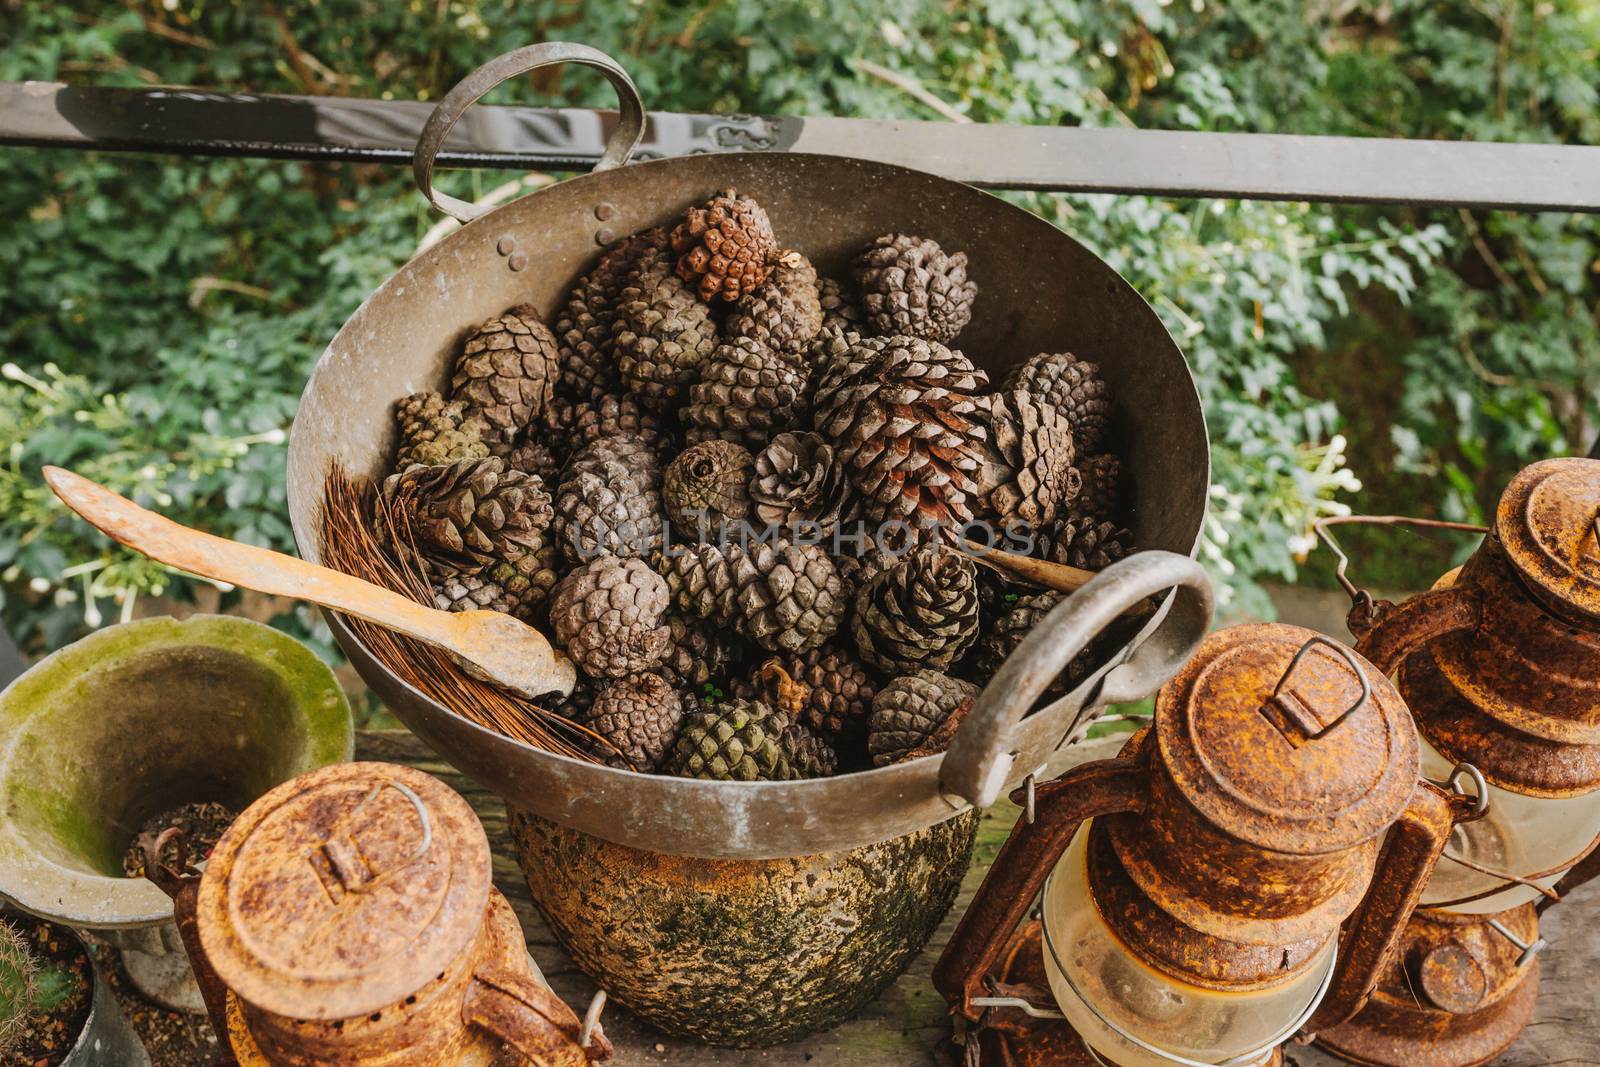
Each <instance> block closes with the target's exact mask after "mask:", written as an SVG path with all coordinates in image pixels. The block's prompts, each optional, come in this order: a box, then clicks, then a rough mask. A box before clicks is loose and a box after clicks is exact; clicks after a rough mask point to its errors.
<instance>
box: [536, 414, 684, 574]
mask: <svg viewBox="0 0 1600 1067" xmlns="http://www.w3.org/2000/svg"><path fill="white" fill-rule="evenodd" d="M658 462H659V460H658V459H657V457H656V455H655V453H654V452H653V451H651V450H649V449H648V447H647V446H644V445H643V444H642V443H641V442H639V440H638V439H637V438H630V437H627V436H626V435H618V436H616V437H603V438H601V439H599V440H597V441H594V442H591V443H590V444H588V445H586V446H584V447H583V448H581V449H579V450H578V451H577V452H576V453H574V455H573V457H572V458H571V459H570V460H569V461H568V462H567V467H566V470H565V471H564V472H563V474H562V477H561V484H560V486H559V487H558V488H557V489H556V497H555V504H554V512H555V522H554V533H555V539H556V542H557V544H558V545H559V547H560V549H561V553H562V555H563V556H564V557H565V558H566V559H567V560H568V561H569V562H572V563H586V562H588V561H589V560H592V559H594V558H595V557H597V556H602V555H612V556H623V557H626V558H630V559H631V558H640V557H645V556H648V555H649V554H650V553H652V552H654V551H656V550H657V549H658V548H660V547H661V539H662V536H663V534H664V532H665V527H666V513H665V511H664V510H663V507H662V503H661V491H660V489H659V488H658V486H659V485H660V474H659V471H658V469H657V467H656V464H657V463H658Z"/></svg>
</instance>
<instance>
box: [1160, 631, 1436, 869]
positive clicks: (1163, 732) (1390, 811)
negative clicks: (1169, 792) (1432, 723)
mask: <svg viewBox="0 0 1600 1067" xmlns="http://www.w3.org/2000/svg"><path fill="white" fill-rule="evenodd" d="M1325 640H1326V639H1324V638H1321V637H1319V635H1317V634H1315V633H1314V632H1312V631H1310V630H1305V629H1302V628H1300V627H1296V626H1284V625H1278V624H1258V625H1248V626H1235V627H1231V628H1229V629H1227V630H1223V631H1221V632H1220V633H1219V634H1213V635H1212V636H1211V637H1210V638H1208V639H1207V640H1206V643H1205V644H1204V645H1202V646H1201V650H1200V652H1199V653H1197V654H1196V655H1195V657H1194V658H1193V659H1191V660H1190V661H1189V663H1188V664H1187V665H1186V666H1185V667H1184V669H1183V670H1182V671H1181V672H1180V673H1179V674H1178V676H1177V677H1176V678H1174V679H1173V680H1172V682H1171V683H1169V684H1168V685H1167V686H1166V687H1165V688H1163V689H1162V691H1161V695H1160V696H1159V697H1158V698H1157V701H1156V712H1155V715H1156V733H1155V737H1156V741H1157V743H1158V745H1159V746H1160V750H1161V765H1162V766H1163V767H1164V768H1166V769H1167V771H1168V773H1169V774H1170V775H1171V776H1172V779H1173V782H1174V783H1175V784H1176V787H1177V789H1178V792H1179V793H1181V794H1182V796H1183V797H1184V798H1185V799H1186V800H1188V802H1189V803H1190V804H1191V805H1193V806H1194V807H1195V808H1196V809H1197V810H1198V811H1199V812H1200V814H1201V815H1202V816H1203V817H1204V818H1205V820H1206V821H1207V822H1209V823H1211V824H1212V825H1213V826H1214V827H1216V828H1217V829H1218V830H1220V831H1221V832H1222V833H1223V834H1225V835H1228V836H1231V837H1235V838H1238V839H1239V840H1240V841H1244V842H1249V843H1251V844H1255V845H1258V846H1260V847H1261V848H1263V849H1267V850H1270V851H1275V852H1282V853H1291V854H1297V855H1326V854H1328V853H1333V852H1338V851H1340V850H1342V849H1345V848H1349V847H1352V846H1354V845H1357V844H1360V843H1362V842H1366V841H1369V840H1372V839H1373V838H1375V837H1377V836H1378V835H1380V834H1381V833H1382V832H1383V831H1384V830H1385V829H1386V828H1387V827H1388V826H1389V825H1390V824H1391V823H1393V822H1394V820H1395V817H1396V816H1397V815H1398V814H1399V813H1400V811H1401V810H1402V809H1404V807H1405V806H1406V803H1407V800H1408V799H1409V798H1410V796H1411V791H1412V789H1413V787H1414V785H1415V782H1416V779H1417V771H1418V768H1419V766H1420V759H1421V757H1420V752H1419V748H1418V745H1417V737H1416V731H1415V729H1414V728H1413V727H1412V724H1411V718H1410V715H1409V714H1408V712H1407V711H1406V707H1405V704H1404V703H1403V702H1402V701H1401V699H1400V694H1399V693H1398V692H1396V690H1395V689H1394V687H1393V686H1392V685H1391V684H1389V682H1388V680H1387V679H1385V678H1383V677H1382V675H1381V674H1379V673H1378V671H1376V670H1375V669H1373V668H1372V667H1371V665H1370V664H1365V663H1362V662H1359V661H1347V660H1346V659H1345V658H1344V657H1343V655H1341V654H1340V653H1338V652H1336V651H1333V650H1332V649H1330V647H1329V646H1328V644H1324V643H1322V642H1324V641H1325ZM1312 641H1316V642H1317V643H1316V644H1314V645H1312V646H1311V651H1310V652H1309V653H1307V654H1306V655H1305V656H1304V658H1303V659H1301V660H1300V661H1299V662H1298V663H1297V664H1294V666H1295V670H1294V671H1293V672H1292V673H1290V670H1289V668H1290V666H1291V661H1293V660H1294V659H1295V657H1296V655H1297V653H1299V652H1300V650H1301V649H1302V648H1303V647H1305V646H1306V645H1307V644H1308V642H1312ZM1357 668H1359V670H1357ZM1364 687H1365V688H1366V689H1367V690H1368V691H1370V696H1369V697H1368V698H1367V699H1366V700H1364V701H1362V700H1361V696H1362V693H1363V688H1364ZM1274 693H1277V694H1278V699H1279V700H1284V699H1286V698H1292V699H1293V701H1294V702H1295V703H1297V704H1299V705H1300V706H1302V707H1303V708H1305V709H1307V714H1308V715H1309V716H1310V717H1312V718H1313V719H1315V720H1316V721H1317V722H1318V723H1319V724H1320V726H1326V725H1328V724H1330V723H1332V722H1333V721H1334V719H1335V718H1336V717H1338V716H1340V715H1342V714H1344V713H1346V712H1347V711H1348V710H1349V709H1351V708H1352V707H1355V706H1356V705H1357V702H1358V701H1360V706H1359V707H1357V710H1355V711H1354V712H1353V713H1352V714H1350V716H1349V718H1348V719H1346V720H1345V721H1344V722H1343V723H1342V724H1341V725H1340V726H1338V727H1337V728H1335V729H1333V730H1331V731H1329V732H1328V733H1327V734H1326V735H1325V736H1323V737H1322V738H1321V739H1320V740H1317V741H1310V740H1309V733H1307V732H1305V731H1304V728H1303V727H1296V726H1294V725H1293V724H1291V723H1287V722H1285V721H1283V719H1282V718H1281V717H1280V716H1278V715H1275V714H1274V713H1273V709H1272V708H1271V707H1270V703H1271V699H1272V696H1273V694H1274ZM1320 726H1319V728H1320ZM1179 840H1181V837H1180V838H1179Z"/></svg>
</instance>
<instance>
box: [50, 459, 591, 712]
mask: <svg viewBox="0 0 1600 1067" xmlns="http://www.w3.org/2000/svg"><path fill="white" fill-rule="evenodd" d="M44 480H45V481H46V482H47V483H49V485H50V488H51V489H52V490H53V491H54V492H55V494H56V496H58V497H60V498H61V500H62V502H63V503H65V504H66V505H67V507H69V508H71V509H72V510H73V511H75V512H77V513H78V514H79V515H81V516H83V517H84V518H85V519H87V520H89V522H90V523H91V524H93V525H94V526H95V528H96V529H98V530H100V532H101V533H104V534H105V535H106V536H108V537H110V538H112V539H113V540H115V541H119V542H121V543H122V544H124V545H127V546H128V547H129V548H132V549H134V550H136V551H139V552H143V553H144V554H145V555H147V556H149V557H150V558H151V559H154V560H158V561H160V562H162V563H166V564H168V565H169V566H173V567H177V568H178V569H179V570H183V571H188V572H189V573H191V574H198V575H201V576H203V577H206V578H214V579H216V580H218V581H222V582H228V583H231V584H233V585H237V586H240V587H242V588H245V589H254V590H256V591H257V592H261V593H269V594H272V595H274V596H286V597H294V598H295V599H297V600H304V601H307V602H308V603H312V604H317V605H319V606H321V607H325V608H333V609H335V610H337V611H342V612H345V613H346V614H349V615H355V616H357V617H358V618H363V619H367V620H369V621H371V622H375V623H377V624H378V625H380V626H386V627H388V628H389V629H391V630H398V631H400V632H401V633H403V634H406V635H407V636H410V637H415V638H416V639H417V640H419V641H426V642H427V643H429V644H431V645H437V646H439V647H440V648H442V649H445V650H446V651H448V652H450V653H452V654H453V655H455V656H458V657H460V658H461V659H463V660H465V661H466V662H467V663H469V664H471V665H472V667H473V668H474V669H475V670H476V671H478V672H480V673H481V674H482V675H483V676H484V677H486V678H488V679H489V680H490V681H492V682H494V683H496V684H497V685H502V686H505V687H506V688H508V689H511V690H514V691H515V692H518V693H522V694H524V695H526V696H530V697H532V696H540V695H542V694H545V693H562V694H565V693H570V692H572V687H573V685H574V683H576V681H577V673H576V671H575V670H574V668H573V666H572V663H571V661H570V660H568V659H567V657H566V656H564V655H562V654H561V653H559V652H557V651H556V650H555V649H553V648H552V647H551V646H550V641H549V639H547V638H546V637H545V636H544V634H542V633H540V632H539V631H538V630H535V629H534V628H533V627H531V626H529V625H527V624H526V623H523V622H519V621H518V620H516V619H514V618H512V617H511V616H509V615H504V614H501V613H500V612H497V611H461V612H449V611H439V610H436V609H434V608H430V607H425V606H423V605H422V604H418V603H417V602H416V601H414V600H411V599H410V598H408V597H404V596H401V595H400V594H399V593H395V592H392V591H390V590H388V589H384V588H382V587H380V586H376V585H373V584H372V583H371V582H365V581H362V580H361V579H360V578H354V577H352V576H350V575H348V574H343V573H341V572H339V571H335V570H330V569H329V568H327V567H319V566H317V565H316V564H314V563H307V562H306V561H305V560H301V559H296V558H295V557H293V556H286V555H284V554H283V553H281V552H273V551H271V550H270V549H265V548H258V547H256V546H255V545H246V544H241V543H240V542H238V541H230V540H228V539H227V538H224V537H217V536H215V535H214V534H208V533H203V532H201V531H199V530H191V529H190V528H189V527H187V526H181V525H179V524H178V523H175V522H173V521H172V520H171V519H167V518H164V517H162V516H160V515H157V514H156V513H155V512H153V511H148V510H146V509H144V508H142V507H140V506H139V505H137V504H135V503H134V502H133V501H131V500H128V499H127V498H126V497H121V496H118V495H117V494H116V493H113V492H112V491H111V490H109V489H107V488H106V487H105V486H102V485H97V484H95V483H94V482H91V481H90V480H89V479H87V478H84V477H83V476H81V475H78V474H74V473H73V472H71V471H68V470H62V469H61V468H60V467H48V466H47V467H45V468H44Z"/></svg>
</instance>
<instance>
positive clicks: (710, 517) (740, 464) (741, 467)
mask: <svg viewBox="0 0 1600 1067" xmlns="http://www.w3.org/2000/svg"><path fill="white" fill-rule="evenodd" d="M754 468H755V457H754V456H752V455H750V450H749V449H747V448H745V447H744V446H743V445H736V444H734V443H733V442H732V441H706V442H703V443H701V444H698V445H691V446H690V447H689V448H686V449H684V450H683V451H682V452H680V453H679V454H678V457H677V458H676V459H674V460H673V461H672V462H671V463H669V464H667V469H666V473H665V474H663V475H662V479H661V499H662V503H663V504H665V506H666V509H667V517H668V518H669V519H671V520H672V525H673V528H674V529H676V530H677V531H678V532H679V533H680V534H681V535H683V536H684V537H686V538H693V539H696V540H703V539H704V538H706V537H716V536H718V533H719V531H722V530H724V529H727V530H729V531H731V533H732V535H734V536H737V533H738V531H737V530H736V529H735V524H737V523H738V522H739V521H740V520H741V519H744V518H745V517H746V516H748V515H749V514H750V473H751V471H752V470H753V469H754Z"/></svg>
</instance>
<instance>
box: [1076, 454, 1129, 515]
mask: <svg viewBox="0 0 1600 1067" xmlns="http://www.w3.org/2000/svg"><path fill="white" fill-rule="evenodd" d="M1078 471H1079V473H1081V474H1082V475H1083V488H1082V489H1080V490H1078V499H1077V500H1075V501H1073V503H1072V507H1071V509H1070V514H1071V515H1072V517H1074V518H1080V519H1083V520H1085V521H1088V522H1110V521H1114V520H1115V519H1116V518H1117V516H1118V515H1120V514H1121V513H1122V461H1121V460H1119V459H1118V458H1117V457H1116V456H1113V455H1112V454H1111V453H1109V452H1102V453H1100V454H1099V455H1098V456H1090V457H1089V458H1088V459H1085V460H1081V461H1080V462H1079V463H1078Z"/></svg>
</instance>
